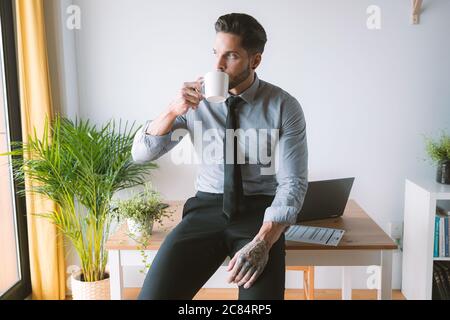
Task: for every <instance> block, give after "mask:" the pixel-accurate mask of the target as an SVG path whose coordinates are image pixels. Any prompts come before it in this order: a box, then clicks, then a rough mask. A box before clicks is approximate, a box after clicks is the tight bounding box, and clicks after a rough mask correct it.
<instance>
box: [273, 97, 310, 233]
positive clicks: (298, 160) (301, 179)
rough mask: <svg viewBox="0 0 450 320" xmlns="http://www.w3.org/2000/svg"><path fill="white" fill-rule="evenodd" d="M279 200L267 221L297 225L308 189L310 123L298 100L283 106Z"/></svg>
mask: <svg viewBox="0 0 450 320" xmlns="http://www.w3.org/2000/svg"><path fill="white" fill-rule="evenodd" d="M281 112H282V114H281V129H280V136H279V141H278V154H277V155H276V156H277V157H278V163H279V167H278V170H277V171H276V180H277V183H278V185H277V189H276V194H275V198H274V200H273V202H272V204H271V206H270V207H268V208H267V209H266V211H265V214H264V222H268V221H273V222H277V223H283V224H287V225H292V224H295V223H296V221H297V216H298V213H299V212H300V209H301V208H302V206H303V201H304V198H305V195H306V191H307V188H308V147H307V139H306V121H305V117H304V114H303V110H302V108H301V106H300V104H299V103H298V101H297V100H296V99H295V98H293V97H291V98H290V99H289V100H287V103H285V104H284V105H282V106H281Z"/></svg>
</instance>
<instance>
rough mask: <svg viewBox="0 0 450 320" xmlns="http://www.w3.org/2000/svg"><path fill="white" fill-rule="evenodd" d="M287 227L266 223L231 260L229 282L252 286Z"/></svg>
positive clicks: (246, 287)
mask: <svg viewBox="0 0 450 320" xmlns="http://www.w3.org/2000/svg"><path fill="white" fill-rule="evenodd" d="M285 229H286V225H284V224H279V223H275V222H266V223H264V224H263V226H262V227H261V229H260V231H259V233H258V234H257V235H256V236H255V238H254V239H253V240H252V241H251V242H249V243H248V244H247V245H245V246H244V247H243V248H242V249H241V250H239V251H238V252H236V254H235V255H234V257H233V259H231V260H230V263H229V265H228V270H227V271H231V275H230V277H229V278H228V283H231V282H233V283H237V285H238V286H241V285H244V288H245V289H248V288H250V287H251V286H252V285H253V284H254V283H255V281H256V279H257V278H258V277H259V276H260V275H261V273H262V272H263V271H264V268H265V267H266V264H267V261H268V260H269V251H270V248H271V247H272V245H273V244H274V243H275V242H277V240H278V239H279V237H280V236H281V234H282V233H283V232H284V230H285Z"/></svg>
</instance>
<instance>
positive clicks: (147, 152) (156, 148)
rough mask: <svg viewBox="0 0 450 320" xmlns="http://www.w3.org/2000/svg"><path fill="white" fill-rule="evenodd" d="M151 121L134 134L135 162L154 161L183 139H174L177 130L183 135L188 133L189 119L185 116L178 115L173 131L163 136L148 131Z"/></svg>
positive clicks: (133, 151) (133, 155) (133, 149)
mask: <svg viewBox="0 0 450 320" xmlns="http://www.w3.org/2000/svg"><path fill="white" fill-rule="evenodd" d="M151 122H152V121H147V122H146V124H145V125H144V126H143V127H142V129H140V130H138V132H137V133H136V135H135V136H134V140H133V146H132V148H131V156H132V158H133V161H135V162H138V163H144V162H148V161H153V160H156V159H158V158H160V157H161V156H163V155H164V154H165V153H167V152H169V151H170V150H171V149H172V148H174V147H175V146H176V145H177V144H178V143H179V142H180V141H181V140H182V139H181V138H180V139H176V140H174V139H172V137H173V136H172V134H173V133H174V131H175V130H177V131H178V132H181V136H182V137H184V136H185V135H186V133H188V131H187V120H186V117H185V116H178V117H177V118H176V120H175V122H174V124H173V127H172V129H171V131H170V132H169V133H167V134H165V135H162V136H154V135H151V134H148V133H146V131H147V128H148V126H149V125H150V124H151ZM179 129H180V130H179ZM177 136H178V134H177Z"/></svg>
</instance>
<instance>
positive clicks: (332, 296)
mask: <svg viewBox="0 0 450 320" xmlns="http://www.w3.org/2000/svg"><path fill="white" fill-rule="evenodd" d="M139 291H140V289H139V288H127V289H125V290H124V299H126V300H134V299H136V297H137V296H138V294H139ZM315 295H316V300H340V299H341V290H339V289H316V290H315ZM237 297H238V290H237V289H201V290H200V291H199V292H198V294H197V295H196V296H195V297H194V300H237ZM284 298H285V299H286V300H304V299H305V298H304V293H303V290H301V289H287V290H286V293H285V296H284ZM352 299H354V300H376V299H377V291H376V290H355V289H354V290H353V294H352ZM392 299H393V300H405V297H404V296H403V295H402V293H401V292H400V290H393V291H392Z"/></svg>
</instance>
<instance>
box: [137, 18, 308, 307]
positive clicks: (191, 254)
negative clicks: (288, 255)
mask: <svg viewBox="0 0 450 320" xmlns="http://www.w3.org/2000/svg"><path fill="white" fill-rule="evenodd" d="M215 29H216V40H215V46H214V50H213V53H214V55H215V57H216V65H215V68H216V69H217V70H220V71H223V72H225V73H227V74H228V76H229V79H230V81H229V95H230V97H229V98H228V99H227V101H226V102H224V103H209V102H208V101H207V100H205V99H204V97H203V96H202V94H201V87H202V79H201V78H199V79H197V81H195V82H187V83H184V85H183V87H182V89H181V90H180V92H179V94H178V95H177V97H176V98H175V99H174V100H173V102H172V103H170V105H169V106H168V108H167V109H166V110H165V111H164V112H163V113H162V114H161V115H159V116H158V117H157V118H156V119H155V120H154V121H152V122H147V124H146V125H145V126H144V127H143V130H142V131H140V132H138V134H137V135H136V137H135V140H134V144H133V150H132V154H133V159H134V160H135V161H139V162H145V161H152V160H154V159H157V158H159V157H160V156H162V155H163V154H165V153H166V152H168V151H169V150H170V149H172V148H173V147H174V146H175V145H176V144H177V143H178V140H177V139H173V137H172V133H174V132H175V131H177V130H178V129H184V130H187V131H188V132H189V133H190V136H191V140H192V141H194V140H195V139H194V138H193V135H194V126H195V124H196V123H201V124H202V127H203V128H205V129H216V130H217V131H218V134H219V137H220V139H212V140H211V139H208V142H209V143H210V144H211V143H212V144H217V145H218V146H222V147H223V150H224V154H222V158H221V163H215V164H214V163H213V164H201V165H200V167H199V173H198V176H197V180H196V187H197V190H198V191H197V194H196V195H195V196H194V197H192V198H189V199H188V200H187V202H186V203H185V205H184V209H183V219H182V221H181V222H180V223H179V224H178V225H177V226H176V227H175V228H174V229H173V230H172V232H171V233H170V234H169V235H168V236H167V238H166V239H165V241H164V243H163V244H162V246H161V248H160V250H159V251H158V253H157V255H156V257H155V259H154V261H153V263H152V266H151V268H150V270H149V272H148V274H147V276H146V279H145V282H144V285H143V287H142V290H141V292H140V295H139V299H192V298H193V297H194V296H195V294H196V293H197V292H198V290H199V289H200V288H201V287H202V286H203V285H204V283H205V282H206V281H207V280H208V279H209V278H210V277H211V276H212V275H213V274H214V273H215V271H216V270H217V269H218V267H220V265H221V264H222V263H223V261H224V260H225V258H226V257H227V256H229V257H230V258H231V260H230V263H229V265H228V271H229V278H228V281H229V282H230V283H234V284H237V285H238V286H239V299H283V298H284V285H285V247H284V242H285V240H284V231H285V230H286V228H287V227H288V226H289V225H292V224H294V223H295V222H296V219H297V214H298V212H299V211H300V209H301V207H302V204H303V199H304V195H305V194H306V189H307V172H308V170H307V158H308V152H307V142H306V123H305V118H304V115H303V111H302V109H301V106H300V104H299V103H298V102H297V100H296V99H295V98H294V97H292V96H291V95H289V94H288V93H287V92H285V91H283V90H282V89H280V88H278V87H276V86H274V85H272V84H270V83H268V82H265V81H263V80H260V79H258V76H257V75H256V72H255V70H256V68H257V67H258V66H259V64H260V63H261V60H262V53H263V52H264V47H265V44H266V41H267V38H266V32H265V31H264V29H263V27H262V26H261V25H260V24H259V22H258V21H256V20H255V19H254V18H253V17H251V16H249V15H246V14H237V13H232V14H228V15H224V16H221V17H220V18H219V19H218V20H217V22H216V24H215ZM238 129H258V130H263V129H264V130H266V131H271V130H274V129H275V130H277V132H278V133H279V134H278V135H279V136H278V141H277V144H278V145H277V147H278V158H279V168H278V169H277V170H276V172H275V173H272V174H262V173H261V172H262V170H263V169H264V168H266V169H267V166H266V164H265V163H262V162H261V161H257V162H256V163H247V162H249V155H248V153H247V152H246V151H244V153H245V160H246V163H238V162H237V161H236V159H237V158H236V153H238V152H239V150H241V143H239V144H238V143H237V141H236V139H238V141H241V140H239V138H240V137H237V138H236V139H235V137H236V136H234V137H233V136H231V138H230V136H229V135H228V131H229V130H231V131H232V132H233V131H234V130H238ZM205 140H206V139H205ZM258 143H259V145H258V148H261V149H264V148H265V147H267V145H263V144H266V143H267V141H265V142H264V143H262V142H261V141H259V142H258ZM244 144H245V143H244ZM230 145H231V147H230ZM225 146H226V147H225ZM273 147H274V146H273V145H270V146H269V149H270V150H272V148H273ZM219 149H220V148H219ZM230 155H231V156H230ZM230 158H231V159H232V162H231V163H229V162H228V161H225V159H230ZM174 182H175V181H174Z"/></svg>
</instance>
